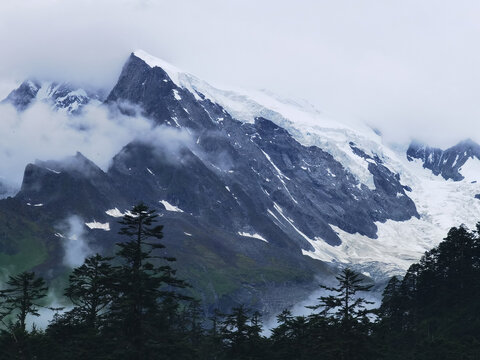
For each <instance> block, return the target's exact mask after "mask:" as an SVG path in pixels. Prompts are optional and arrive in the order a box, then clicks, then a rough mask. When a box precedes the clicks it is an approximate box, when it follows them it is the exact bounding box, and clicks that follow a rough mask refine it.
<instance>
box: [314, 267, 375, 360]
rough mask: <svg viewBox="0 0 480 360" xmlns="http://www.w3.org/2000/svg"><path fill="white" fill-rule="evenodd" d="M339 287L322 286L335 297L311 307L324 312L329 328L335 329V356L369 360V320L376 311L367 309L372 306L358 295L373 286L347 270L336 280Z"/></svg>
mask: <svg viewBox="0 0 480 360" xmlns="http://www.w3.org/2000/svg"><path fill="white" fill-rule="evenodd" d="M336 279H337V281H338V286H337V287H327V286H322V288H324V289H325V290H327V291H330V292H333V293H334V294H331V295H327V296H322V297H320V298H319V300H320V302H319V304H317V305H314V306H310V307H309V308H311V309H314V310H319V309H320V310H321V312H320V315H321V318H324V319H326V320H328V319H330V320H331V321H330V322H329V326H331V327H333V328H334V329H335V328H336V330H337V337H336V339H335V340H336V343H335V344H332V345H334V349H333V352H334V353H336V354H337V356H340V358H341V359H367V358H369V357H368V356H369V354H368V349H367V345H368V344H367V339H368V335H369V331H370V321H369V319H368V317H367V315H368V314H369V313H372V312H373V310H369V309H367V307H366V306H367V305H369V304H373V302H370V301H367V300H366V299H365V298H364V297H361V296H358V293H359V292H365V291H369V290H370V289H371V288H372V285H365V284H363V281H364V280H363V279H362V278H361V276H360V274H358V273H356V272H354V271H352V270H350V269H349V268H345V269H343V270H342V272H341V273H340V274H339V275H338V276H337V277H336Z"/></svg>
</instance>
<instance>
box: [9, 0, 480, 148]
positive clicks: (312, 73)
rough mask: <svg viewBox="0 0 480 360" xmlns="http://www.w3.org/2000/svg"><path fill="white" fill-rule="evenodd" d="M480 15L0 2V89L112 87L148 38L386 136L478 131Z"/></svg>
mask: <svg viewBox="0 0 480 360" xmlns="http://www.w3.org/2000/svg"><path fill="white" fill-rule="evenodd" d="M479 14H480V2H478V1H446V0H436V1H409V0H403V1H388V0H377V1H361V0H353V1H344V0H335V1H331V0H330V1H320V0H304V1H300V0H299V1H287V0H263V1H259V0H230V1H229V0H191V1H189V0H175V1H171V0H169V1H162V0H152V1H147V0H143V1H142V0H136V1H133V0H95V1H89V0H82V1H73V0H62V1H59V0H41V1H40V0H29V1H26V0H16V1H0V39H1V42H0V44H1V53H2V55H1V56H0V96H2V97H3V95H5V94H6V93H7V91H8V90H9V89H10V88H11V87H12V86H13V85H14V84H15V82H18V81H20V80H22V79H23V78H25V77H28V76H36V77H37V78H49V79H59V80H63V79H71V80H73V81H76V82H87V83H91V84H94V85H96V86H102V87H106V88H109V87H111V86H112V85H113V83H114V81H115V78H116V77H117V76H118V74H119V72H120V70H121V66H122V64H123V62H124V61H125V59H126V58H127V57H128V54H129V53H130V52H131V51H132V50H133V49H136V48H142V49H144V50H146V51H147V52H150V53H151V54H153V55H156V56H158V57H161V58H163V59H165V60H167V61H169V62H171V63H173V64H175V65H177V66H178V67H180V68H183V69H185V70H187V71H189V72H191V73H193V74H195V75H197V76H199V77H200V78H203V79H205V80H207V81H209V82H210V83H212V84H214V85H218V86H220V87H227V88H228V87H229V86H234V87H243V88H267V89H270V90H273V91H275V92H278V93H280V94H282V95H287V96H293V97H299V98H305V99H307V100H308V101H310V102H312V103H313V104H315V105H316V107H318V108H319V109H320V110H325V111H327V112H328V113H329V114H331V115H332V116H334V115H338V117H344V116H347V117H353V118H358V119H362V120H364V121H366V122H368V123H372V124H375V125H377V126H379V127H380V128H382V129H383V130H384V131H386V132H387V133H389V134H390V136H391V135H392V134H393V135H400V134H403V135H404V134H410V135H413V136H417V137H420V138H427V139H429V140H431V141H432V142H433V143H436V144H443V145H445V144H449V143H451V142H454V141H456V140H458V139H460V138H462V137H467V136H470V137H473V138H474V139H476V140H478V141H480V125H479V123H480V122H479V119H480V106H479V100H478V97H479V94H480V72H479V64H480V47H479V41H478V40H479V39H480V21H479ZM477 134H479V135H477Z"/></svg>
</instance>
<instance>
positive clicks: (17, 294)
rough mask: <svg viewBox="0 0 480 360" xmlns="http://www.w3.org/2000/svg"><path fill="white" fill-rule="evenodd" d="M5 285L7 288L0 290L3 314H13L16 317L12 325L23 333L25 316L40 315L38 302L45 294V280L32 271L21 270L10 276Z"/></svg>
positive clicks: (24, 330)
mask: <svg viewBox="0 0 480 360" xmlns="http://www.w3.org/2000/svg"><path fill="white" fill-rule="evenodd" d="M6 285H7V288H6V289H4V290H2V291H0V298H2V299H3V302H4V308H5V312H4V314H5V315H11V314H14V315H15V317H16V319H17V321H16V323H15V324H14V326H15V327H16V328H17V329H18V330H19V331H20V332H22V333H25V332H26V319H27V316H28V315H32V316H40V314H39V313H38V310H39V308H40V307H41V305H40V304H39V302H40V300H41V299H43V298H44V297H45V296H46V295H47V290H48V288H47V287H46V286H45V280H43V279H42V278H40V277H39V278H36V277H35V273H34V272H23V273H21V274H19V275H15V276H10V277H9V279H8V281H7V283H6Z"/></svg>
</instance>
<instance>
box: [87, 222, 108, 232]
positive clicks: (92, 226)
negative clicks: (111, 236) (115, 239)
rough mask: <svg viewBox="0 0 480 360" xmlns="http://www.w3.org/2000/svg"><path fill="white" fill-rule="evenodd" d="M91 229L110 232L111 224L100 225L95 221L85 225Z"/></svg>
mask: <svg viewBox="0 0 480 360" xmlns="http://www.w3.org/2000/svg"><path fill="white" fill-rule="evenodd" d="M85 225H87V226H88V227H89V228H90V229H99V230H105V231H110V223H108V222H107V223H104V224H103V223H100V222H97V221H95V220H93V221H92V222H89V223H85Z"/></svg>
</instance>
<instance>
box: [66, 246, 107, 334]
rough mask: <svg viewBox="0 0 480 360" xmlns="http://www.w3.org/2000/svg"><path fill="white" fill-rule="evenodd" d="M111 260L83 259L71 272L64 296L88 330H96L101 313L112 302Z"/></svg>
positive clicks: (96, 257)
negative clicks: (81, 263)
mask: <svg viewBox="0 0 480 360" xmlns="http://www.w3.org/2000/svg"><path fill="white" fill-rule="evenodd" d="M111 260H112V258H108V257H103V256H101V255H99V254H96V255H94V256H91V257H89V258H87V259H85V262H84V264H83V265H82V266H80V267H77V268H75V269H74V270H73V273H72V274H71V275H70V278H69V286H68V287H67V289H66V290H65V296H67V297H68V299H69V300H70V301H71V302H72V304H73V305H74V309H73V310H72V312H74V313H75V315H76V316H78V317H79V318H80V321H81V322H82V323H84V324H85V325H86V327H87V328H89V329H97V328H98V327H99V326H100V321H101V318H102V316H103V313H104V312H105V311H106V310H107V308H108V306H109V305H110V303H111V302H112V300H113V298H112V296H113V294H112V281H113V277H114V270H115V269H114V268H113V267H112V266H111V265H110V263H109V261H111Z"/></svg>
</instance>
